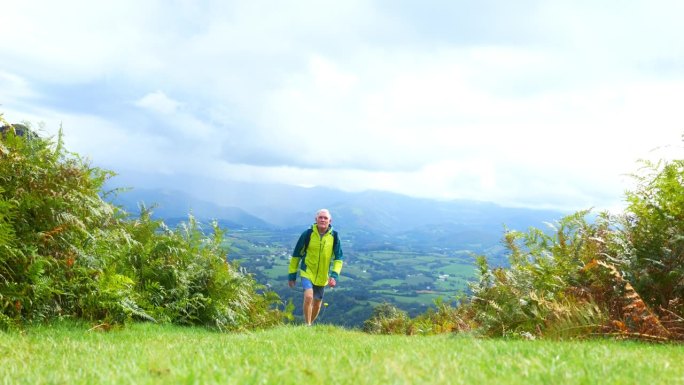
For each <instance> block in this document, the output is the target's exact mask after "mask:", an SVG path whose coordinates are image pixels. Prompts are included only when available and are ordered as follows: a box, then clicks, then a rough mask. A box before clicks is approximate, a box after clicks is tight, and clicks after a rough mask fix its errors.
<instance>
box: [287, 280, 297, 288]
mask: <svg viewBox="0 0 684 385" xmlns="http://www.w3.org/2000/svg"><path fill="white" fill-rule="evenodd" d="M287 286H289V287H290V288H293V287H295V281H287Z"/></svg>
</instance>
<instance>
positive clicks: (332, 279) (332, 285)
mask: <svg viewBox="0 0 684 385" xmlns="http://www.w3.org/2000/svg"><path fill="white" fill-rule="evenodd" d="M328 285H329V286H330V287H335V286H336V285H337V281H335V278H333V277H330V278H328Z"/></svg>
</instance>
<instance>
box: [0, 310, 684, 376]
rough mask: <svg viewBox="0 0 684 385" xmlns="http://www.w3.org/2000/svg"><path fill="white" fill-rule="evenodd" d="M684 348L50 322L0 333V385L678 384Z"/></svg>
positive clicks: (284, 328) (299, 329)
mask: <svg viewBox="0 0 684 385" xmlns="http://www.w3.org/2000/svg"><path fill="white" fill-rule="evenodd" d="M683 361H684V350H683V349H682V348H681V346H676V345H653V344H644V343H639V342H629V341H621V342H616V341H611V340H591V341H581V342H579V341H548V340H545V341H540V340H536V341H524V340H501V339H487V340H482V339H475V338H471V337H466V336H463V335H460V336H459V335H453V334H451V335H437V336H427V337H424V336H413V337H407V336H399V335H390V336H388V335H368V334H365V333H362V332H358V331H352V330H345V329H341V328H336V327H332V326H314V327H312V328H306V327H301V326H300V327H296V326H281V327H276V328H272V329H268V330H264V331H257V332H251V333H241V334H229V333H217V332H212V331H210V330H207V329H203V328H197V327H179V326H173V325H152V324H132V325H130V326H127V327H126V328H123V329H115V330H112V331H110V332H101V331H88V329H87V326H80V325H78V324H58V325H55V326H43V327H36V328H29V329H27V330H26V331H25V332H24V333H21V334H20V333H18V332H12V333H4V334H2V335H0V383H2V384H48V383H49V384H117V385H119V384H133V383H135V384H298V385H299V384H328V383H329V384H336V385H339V384H355V385H358V384H383V385H384V384H478V383H480V384H486V383H492V384H494V383H496V384H525V385H527V384H636V383H647V384H684V365H682V364H681V363H682V362H683Z"/></svg>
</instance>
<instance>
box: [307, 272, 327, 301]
mask: <svg viewBox="0 0 684 385" xmlns="http://www.w3.org/2000/svg"><path fill="white" fill-rule="evenodd" d="M302 287H303V288H304V290H306V289H313V297H314V299H316V300H318V301H322V300H323V289H325V286H316V285H314V284H313V282H311V280H310V279H309V278H305V277H302Z"/></svg>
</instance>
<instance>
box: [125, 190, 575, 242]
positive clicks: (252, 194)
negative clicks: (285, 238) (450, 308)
mask: <svg viewBox="0 0 684 385" xmlns="http://www.w3.org/2000/svg"><path fill="white" fill-rule="evenodd" d="M217 197H218V198H216V200H218V201H219V202H217V201H209V200H207V199H201V198H198V197H197V196H195V195H193V194H190V193H186V192H181V191H179V190H176V189H169V188H159V189H132V190H131V191H127V192H123V193H121V194H119V195H118V196H117V197H116V198H115V199H114V202H115V203H117V204H119V205H121V206H122V207H124V208H125V209H126V210H127V211H129V212H132V213H136V212H137V211H138V209H137V207H138V204H139V203H140V202H144V203H145V204H146V205H148V206H150V205H152V204H156V205H157V207H156V208H155V209H154V214H155V216H156V217H158V218H164V219H166V220H169V221H170V222H172V223H173V222H174V221H177V220H178V219H179V218H180V219H186V218H187V214H188V213H189V212H192V213H193V215H194V216H195V217H197V218H199V219H200V220H210V219H217V220H219V222H220V224H221V225H222V226H225V227H228V228H251V229H265V230H285V231H295V232H296V231H300V230H301V229H302V228H303V227H305V226H308V225H310V224H311V223H313V221H314V214H315V211H316V210H317V209H318V208H321V207H326V208H329V209H330V210H331V212H332V214H333V226H335V227H336V228H337V229H339V230H340V231H341V232H343V233H344V234H345V237H346V238H348V239H352V238H353V239H354V240H355V242H354V244H355V245H356V247H358V248H363V247H371V248H372V247H373V245H380V244H387V243H393V244H395V245H396V247H404V248H410V249H412V250H417V249H418V250H419V249H434V248H440V247H441V248H449V249H468V250H474V251H480V252H481V251H483V250H486V249H488V248H490V247H492V246H494V245H497V244H499V243H500V240H501V238H502V234H503V230H504V226H506V227H508V228H510V229H517V230H526V229H527V228H529V227H530V226H534V227H543V226H544V222H552V221H554V220H557V219H560V218H561V217H563V216H564V215H566V214H567V213H563V212H559V211H551V210H532V209H525V208H510V207H502V206H499V205H496V204H493V203H486V202H476V201H466V200H456V201H438V200H431V199H420V198H413V197H409V196H405V195H400V194H394V193H388V192H380V191H366V192H359V193H351V192H344V191H339V190H332V189H327V188H319V187H316V188H303V187H296V186H286V185H272V184H247V183H241V184H234V185H232V186H228V187H222V188H221V189H220V193H219V194H217Z"/></svg>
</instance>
